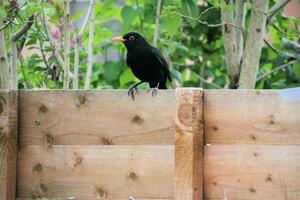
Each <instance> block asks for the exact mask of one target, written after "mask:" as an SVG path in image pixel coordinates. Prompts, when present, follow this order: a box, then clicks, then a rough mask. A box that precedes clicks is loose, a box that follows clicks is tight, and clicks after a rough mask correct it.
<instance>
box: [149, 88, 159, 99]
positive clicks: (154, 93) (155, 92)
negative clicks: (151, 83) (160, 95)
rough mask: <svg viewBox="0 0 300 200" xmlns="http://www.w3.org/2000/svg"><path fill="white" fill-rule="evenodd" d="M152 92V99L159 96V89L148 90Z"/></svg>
mask: <svg viewBox="0 0 300 200" xmlns="http://www.w3.org/2000/svg"><path fill="white" fill-rule="evenodd" d="M150 91H151V93H152V97H154V96H156V95H157V92H158V88H156V87H155V88H149V89H148V90H147V92H150Z"/></svg>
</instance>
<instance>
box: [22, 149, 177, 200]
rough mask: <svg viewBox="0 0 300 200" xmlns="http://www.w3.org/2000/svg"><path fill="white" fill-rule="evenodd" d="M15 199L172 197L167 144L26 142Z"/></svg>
mask: <svg viewBox="0 0 300 200" xmlns="http://www.w3.org/2000/svg"><path fill="white" fill-rule="evenodd" d="M18 157H19V162H18V186H17V197H18V198H36V197H46V198H68V197H76V199H77V198H82V199H88V198H108V199H126V198H128V197H129V196H133V197H134V198H136V199H172V198H173V174H174V146H172V145H111V146H102V145H53V146H52V147H51V148H47V147H42V146H41V145H26V146H24V147H23V148H21V149H20V150H19V155H18Z"/></svg>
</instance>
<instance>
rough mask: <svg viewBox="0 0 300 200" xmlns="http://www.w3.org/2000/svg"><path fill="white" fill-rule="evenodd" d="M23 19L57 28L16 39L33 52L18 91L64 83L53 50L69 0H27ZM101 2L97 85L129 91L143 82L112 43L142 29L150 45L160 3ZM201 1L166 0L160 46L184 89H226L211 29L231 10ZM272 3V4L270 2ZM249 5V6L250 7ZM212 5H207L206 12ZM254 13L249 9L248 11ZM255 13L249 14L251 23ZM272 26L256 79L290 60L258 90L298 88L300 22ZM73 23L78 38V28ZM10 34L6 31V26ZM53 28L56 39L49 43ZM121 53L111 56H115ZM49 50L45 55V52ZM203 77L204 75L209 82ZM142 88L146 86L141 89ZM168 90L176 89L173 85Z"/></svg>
mask: <svg viewBox="0 0 300 200" xmlns="http://www.w3.org/2000/svg"><path fill="white" fill-rule="evenodd" d="M26 2H27V3H26V4H24V6H23V7H22V9H20V11H19V13H18V14H19V16H18V17H16V18H15V22H16V25H15V29H19V28H20V27H21V25H22V23H23V22H24V21H26V19H27V18H28V17H29V16H30V15H32V14H33V13H39V14H40V16H42V15H45V18H46V19H47V20H48V21H49V22H51V23H52V24H53V25H52V26H51V30H50V29H49V30H46V28H45V26H44V24H43V21H41V20H39V19H40V18H37V19H38V20H37V21H36V22H35V24H34V26H32V28H31V29H30V31H29V32H28V33H27V35H26V37H23V38H21V40H20V41H18V48H19V49H27V50H30V53H28V54H24V55H23V56H21V59H20V61H19V68H18V71H19V87H20V88H62V77H63V71H62V67H61V66H60V64H59V62H58V60H57V57H56V56H55V54H54V50H57V51H59V53H60V54H61V55H63V51H64V46H63V42H62V41H63V37H64V36H63V31H62V27H63V19H62V18H63V4H62V1H60V0H52V1H51V3H46V2H41V1H38V0H36V1H34V0H31V1H26ZM96 2H97V3H96V6H95V15H96V21H95V24H96V26H95V39H94V54H95V55H97V57H101V58H102V59H101V61H96V62H95V63H94V66H93V77H92V86H91V87H92V88H123V89H124V88H128V87H129V86H130V85H131V84H133V83H134V82H137V81H138V80H137V79H136V78H135V77H134V76H133V75H132V73H131V70H130V68H128V67H127V66H126V62H125V53H126V50H125V47H124V46H123V45H122V44H119V43H118V44H117V43H114V42H112V40H111V39H112V37H114V36H116V34H117V33H120V34H121V35H122V34H124V33H126V32H129V31H138V32H140V33H141V34H142V35H144V36H145V37H146V38H147V40H148V41H149V42H152V40H153V33H154V30H155V28H156V27H155V17H156V7H157V1H156V0H149V1H148V0H147V1H146V0H127V1H123V2H124V4H123V5H122V4H121V3H116V2H115V1H113V0H108V1H96ZM200 2H201V1H196V0H163V1H162V9H161V18H160V23H161V24H160V29H159V40H158V48H159V49H160V50H161V51H162V52H163V54H164V55H165V57H166V58H167V60H168V61H169V64H170V70H171V72H172V76H173V78H174V79H175V80H176V81H177V82H178V83H179V84H181V85H183V86H186V87H190V86H191V87H203V88H217V87H220V88H227V87H228V84H229V81H228V76H227V72H226V67H225V63H224V50H223V39H222V32H221V27H220V26H217V27H208V26H207V25H205V24H203V23H200V22H199V21H198V20H201V21H203V22H207V23H208V24H219V23H220V22H221V21H220V9H221V8H223V9H230V10H233V9H234V8H233V7H230V6H228V5H227V4H226V3H225V2H224V1H219V0H207V1H204V3H200ZM273 4H274V1H271V5H273ZM249 7H251V4H250V3H248V4H247V8H249ZM207 9H209V10H207ZM248 13H250V9H248ZM85 14H86V10H78V11H76V12H75V13H73V14H72V23H73V24H74V23H75V22H77V21H79V20H82V18H83V17H82V16H84V15H85ZM0 16H7V17H8V10H7V5H4V6H0ZM249 19H250V16H249V14H248V15H247V18H246V24H247V25H248V24H249ZM273 23H274V26H272V25H270V26H269V27H268V40H269V41H271V42H270V43H271V44H272V45H273V49H271V48H269V47H268V46H264V48H263V50H262V55H261V60H260V68H259V72H258V77H260V76H263V75H264V74H268V73H270V72H272V70H275V69H276V68H278V67H280V66H282V65H284V64H286V63H289V62H291V64H290V65H289V66H287V67H284V68H282V69H280V70H275V71H274V72H272V73H270V74H269V75H267V76H265V77H264V78H262V79H261V80H260V81H258V82H257V86H256V87H257V88H261V89H263V88H287V87H296V86H300V54H299V43H297V42H296V40H297V39H298V38H297V37H298V35H299V33H298V32H297V30H296V29H295V28H294V27H295V24H298V26H299V24H300V23H299V20H297V19H290V18H286V17H284V15H282V13H279V14H278V15H276V17H275V19H274V21H273ZM78 29H80V27H75V28H74V27H73V28H72V36H71V37H72V40H74V39H75V38H74V37H75V34H74V33H75V31H76V30H78ZM5 31H6V33H9V30H8V28H7V29H6V30H5ZM47 31H48V32H49V34H51V35H52V36H53V37H54V38H55V43H51V42H49V38H48V36H47V34H46V33H47ZM79 42H80V48H79V49H80V55H79V56H80V60H79V61H80V76H79V83H80V87H81V88H83V85H84V80H85V74H86V68H87V64H86V63H87V45H88V26H87V28H86V30H85V32H84V34H83V36H82V37H81V38H80V41H79ZM112 51H113V52H117V54H118V56H117V57H115V58H114V59H113V60H111V59H109V55H110V54H111V53H112ZM43 55H44V56H43ZM73 68H74V46H72V50H71V71H73V70H74V69H73ZM201 79H204V80H205V82H203V81H202V80H201ZM142 87H143V86H142ZM169 87H170V86H169Z"/></svg>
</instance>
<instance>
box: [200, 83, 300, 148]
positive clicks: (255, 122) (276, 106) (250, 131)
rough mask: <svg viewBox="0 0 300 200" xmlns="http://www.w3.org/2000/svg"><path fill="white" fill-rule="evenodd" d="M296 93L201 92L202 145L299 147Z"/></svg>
mask: <svg viewBox="0 0 300 200" xmlns="http://www.w3.org/2000/svg"><path fill="white" fill-rule="evenodd" d="M289 91H290V92H289ZM296 93H300V90H299V89H298V90H295V89H294V90H279V91H274V90H263V91H255V90H205V92H204V120H205V125H204V129H205V143H208V144H264V145H266V144H269V145H299V144H300V137H299V131H300V99H297V98H296V96H297V94H296ZM293 95H294V97H295V98H293Z"/></svg>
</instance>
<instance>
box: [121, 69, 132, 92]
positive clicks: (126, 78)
mask: <svg viewBox="0 0 300 200" xmlns="http://www.w3.org/2000/svg"><path fill="white" fill-rule="evenodd" d="M119 80H120V85H121V88H127V85H128V84H129V83H130V82H134V80H135V77H134V76H133V74H132V72H131V70H130V68H127V69H126V70H125V71H124V72H123V73H122V74H121V76H120V79H119Z"/></svg>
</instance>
